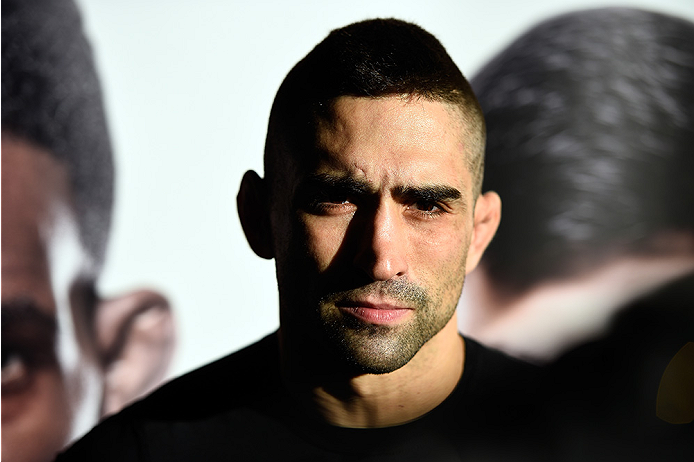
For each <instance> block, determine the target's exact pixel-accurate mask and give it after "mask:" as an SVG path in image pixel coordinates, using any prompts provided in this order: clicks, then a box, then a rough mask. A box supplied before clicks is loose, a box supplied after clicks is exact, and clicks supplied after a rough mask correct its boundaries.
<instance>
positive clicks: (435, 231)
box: [239, 20, 499, 373]
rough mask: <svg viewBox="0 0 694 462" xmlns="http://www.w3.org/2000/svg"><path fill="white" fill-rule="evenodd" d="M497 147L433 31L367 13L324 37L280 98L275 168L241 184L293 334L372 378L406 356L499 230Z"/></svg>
mask: <svg viewBox="0 0 694 462" xmlns="http://www.w3.org/2000/svg"><path fill="white" fill-rule="evenodd" d="M483 148H484V122H483V119H482V117H481V112H480V109H479V106H478V105H477V102H476V100H475V97H474V95H473V94H472V92H471V90H470V87H469V85H468V83H467V81H466V80H465V78H464V77H463V76H462V74H461V73H460V71H459V70H458V69H457V67H456V66H455V64H454V63H453V61H452V60H451V58H450V57H449V56H448V54H447V53H446V51H445V49H444V48H443V46H442V45H441V44H440V43H439V42H438V41H437V40H436V39H435V38H434V37H433V36H432V35H431V34H429V33H427V32H426V31H424V30H423V29H421V28H419V27H418V26H415V25H413V24H409V23H405V22H402V21H397V20H371V21H364V22H360V23H356V24H352V25H350V26H347V27H344V28H342V29H338V30H335V31H333V32H332V33H331V34H330V35H329V36H328V37H327V38H326V39H325V40H324V41H323V42H321V43H320V44H319V45H318V46H316V48H314V50H313V51H311V53H309V54H308V55H307V56H306V57H305V58H304V59H303V60H302V61H301V62H299V63H298V64H297V65H296V66H295V67H294V69H292V71H291V72H290V73H289V75H288V76H287V78H286V79H285V81H284V82H283V84H282V86H281V87H280V90H279V92H278V94H277V97H276V99H275V103H274V105H273V109H272V113H271V115H270V123H269V128H268V137H267V143H266V150H265V172H266V178H265V179H264V180H261V179H260V178H258V177H257V175H255V174H254V173H253V172H249V173H247V175H246V176H245V177H244V181H243V183H242V187H241V191H240V194H239V213H240V216H241V220H242V224H243V226H244V230H245V232H246V236H247V237H248V240H249V243H250V244H251V246H252V247H253V249H254V250H255V251H256V253H257V254H258V255H260V256H262V257H265V258H272V257H274V258H275V259H276V267H277V279H278V284H279V290H280V310H281V313H280V319H281V325H282V329H281V331H282V335H283V336H284V337H285V338H287V339H288V341H289V342H293V343H294V344H295V345H296V344H298V343H300V342H303V343H304V346H302V347H299V348H300V349H301V348H309V349H310V347H308V346H307V345H313V347H312V348H313V349H315V350H318V349H325V348H326V347H327V348H328V351H331V352H332V353H328V354H329V355H330V354H332V355H333V357H336V356H337V357H340V358H341V359H342V360H343V361H341V362H340V365H339V366H337V367H338V368H342V369H344V368H345V364H350V367H353V371H355V372H356V373H361V372H371V373H384V372H391V371H393V370H395V369H398V368H399V367H401V366H403V365H404V364H406V363H407V362H408V361H409V360H410V359H411V358H412V357H413V356H414V355H415V354H416V353H417V352H418V351H419V350H420V349H421V348H422V346H423V345H424V344H425V343H426V342H427V341H428V340H429V339H431V338H432V337H434V336H435V335H436V334H438V333H439V332H440V331H441V329H443V327H444V326H446V325H447V324H448V323H449V322H450V320H451V318H452V316H453V314H454V311H455V305H456V303H457V299H458V297H459V295H460V291H461V289H462V284H463V280H464V277H465V274H466V272H468V271H470V270H471V269H472V268H473V267H474V266H475V265H476V262H477V260H478V259H479V257H480V255H481V253H482V251H483V250H484V247H485V246H486V244H487V242H488V241H489V239H491V236H492V235H493V233H494V230H495V228H496V223H497V222H498V216H499V201H498V197H497V196H496V195H495V194H493V193H492V194H488V195H485V196H479V193H478V192H479V181H480V179H481V170H482V152H483Z"/></svg>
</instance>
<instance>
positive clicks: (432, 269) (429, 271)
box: [410, 226, 469, 297]
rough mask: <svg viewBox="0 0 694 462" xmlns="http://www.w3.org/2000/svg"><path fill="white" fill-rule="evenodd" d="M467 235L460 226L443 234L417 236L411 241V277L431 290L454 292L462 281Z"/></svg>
mask: <svg viewBox="0 0 694 462" xmlns="http://www.w3.org/2000/svg"><path fill="white" fill-rule="evenodd" d="M468 246H469V233H468V231H467V229H466V228H465V227H464V226H456V227H451V229H450V230H448V231H447V232H444V231H441V230H440V229H439V230H434V231H431V232H423V233H417V234H416V235H415V237H414V238H412V239H411V245H410V247H411V249H412V252H413V254H412V259H411V262H410V270H411V272H413V271H414V272H415V273H414V274H413V276H414V277H415V278H416V277H420V278H422V279H425V280H426V282H427V285H429V287H431V288H432V289H434V288H435V290H437V291H439V295H441V293H442V292H451V293H453V292H456V297H457V292H458V291H459V290H460V289H461V288H462V283H463V280H464V278H465V262H466V259H467V249H468Z"/></svg>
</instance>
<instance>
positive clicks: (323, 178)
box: [300, 173, 376, 195]
mask: <svg viewBox="0 0 694 462" xmlns="http://www.w3.org/2000/svg"><path fill="white" fill-rule="evenodd" d="M300 188H301V189H330V190H333V191H339V192H342V193H347V194H354V195H366V194H375V193H376V190H375V188H373V187H372V186H371V185H370V184H369V183H368V182H367V181H365V180H359V179H356V178H353V177H350V176H347V175H333V174H330V173H314V174H311V175H308V176H307V177H306V179H305V180H304V181H303V182H302V183H301V185H300Z"/></svg>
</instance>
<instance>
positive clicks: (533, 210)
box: [472, 8, 694, 291]
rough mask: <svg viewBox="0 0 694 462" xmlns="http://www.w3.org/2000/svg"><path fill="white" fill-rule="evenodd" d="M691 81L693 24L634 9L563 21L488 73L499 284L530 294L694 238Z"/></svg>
mask: <svg viewBox="0 0 694 462" xmlns="http://www.w3.org/2000/svg"><path fill="white" fill-rule="evenodd" d="M693 82H694V24H692V23H690V22H688V21H686V20H683V19H679V18H676V17H672V16H668V15H664V14H659V13H654V12H648V11H643V10H638V9H631V8H603V9H593V10H586V11H580V12H574V13H570V14H565V15H562V16H558V17H555V18H553V19H550V20H548V21H546V22H543V23H541V24H539V25H537V26H535V27H533V28H532V29H531V30H530V31H529V32H527V33H525V34H524V35H523V36H521V37H520V38H518V39H517V40H515V41H514V42H513V43H512V44H511V45H509V46H508V47H507V48H506V49H505V50H503V51H502V52H501V53H499V54H498V55H497V56H496V57H495V58H494V59H492V60H491V61H490V62H489V63H488V64H487V65H486V66H485V67H483V69H482V70H481V71H480V72H479V73H478V74H477V75H476V77H475V78H474V79H472V86H473V88H474V90H475V92H476V94H477V96H478V98H479V101H480V104H481V105H482V108H483V110H484V114H485V118H486V121H487V131H488V142H487V150H486V173H485V179H484V183H483V190H484V191H486V190H495V191H497V192H498V193H499V195H500V196H501V198H502V200H503V202H504V213H503V218H502V221H501V225H500V227H499V230H498V232H497V234H496V237H495V238H494V240H493V241H492V243H491V245H490V246H489V248H488V249H487V251H486V253H485V255H484V257H483V260H482V265H483V266H484V268H485V270H486V271H487V273H488V275H489V276H490V277H491V278H492V280H494V281H495V282H497V283H498V284H499V285H500V286H502V287H506V288H510V289H514V290H516V291H522V290H524V289H526V288H528V287H530V286H532V285H533V284H535V283H537V282H538V281H543V280H547V279H551V278H554V277H564V276H570V275H574V274H576V273H577V272H578V271H582V270H583V269H586V268H589V267H591V266H593V265H595V264H597V263H598V262H600V261H605V260H604V259H606V258H609V257H613V256H616V255H625V254H639V253H657V252H659V250H660V249H659V248H658V246H657V245H656V240H655V238H656V237H657V236H659V235H661V236H662V233H668V232H671V231H674V232H682V231H685V232H692V231H694V213H692V211H693V210H694V181H693V180H692V175H693V174H694V85H693Z"/></svg>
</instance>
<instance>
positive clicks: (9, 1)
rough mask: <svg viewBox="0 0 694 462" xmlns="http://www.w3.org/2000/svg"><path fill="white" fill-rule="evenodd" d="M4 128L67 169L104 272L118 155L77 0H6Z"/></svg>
mask: <svg viewBox="0 0 694 462" xmlns="http://www.w3.org/2000/svg"><path fill="white" fill-rule="evenodd" d="M2 131H3V133H8V134H12V135H14V136H17V137H19V138H21V139H24V140H27V141H29V142H31V143H33V144H36V145H37V146H40V147H42V148H44V149H46V150H47V151H48V152H49V153H50V154H51V155H53V156H54V157H55V158H56V159H57V160H58V161H59V162H60V163H61V164H62V165H64V166H65V167H66V170H67V172H68V176H69V180H70V186H71V192H72V195H73V197H72V198H73V199H74V206H75V212H76V218H77V224H78V227H79V233H80V240H81V242H82V245H83V246H84V247H85V249H86V251H87V252H88V253H89V256H90V258H91V259H92V260H93V261H92V262H91V264H92V268H91V270H92V271H93V272H95V273H96V272H98V271H99V269H100V268H101V265H102V263H103V259H104V254H105V250H106V242H107V238H108V233H109V228H110V223H111V210H112V204H113V159H112V153H111V144H110V140H109V136H108V131H107V128H106V118H105V114H104V108H103V103H102V95H101V88H100V85H99V80H98V78H97V74H96V69H95V65H94V61H93V57H92V51H91V48H90V46H89V43H88V42H87V39H86V37H85V36H84V33H83V30H82V22H81V19H80V15H79V12H78V10H77V7H76V5H75V4H74V3H73V2H72V1H71V0H32V1H23V0H4V1H3V2H2Z"/></svg>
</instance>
